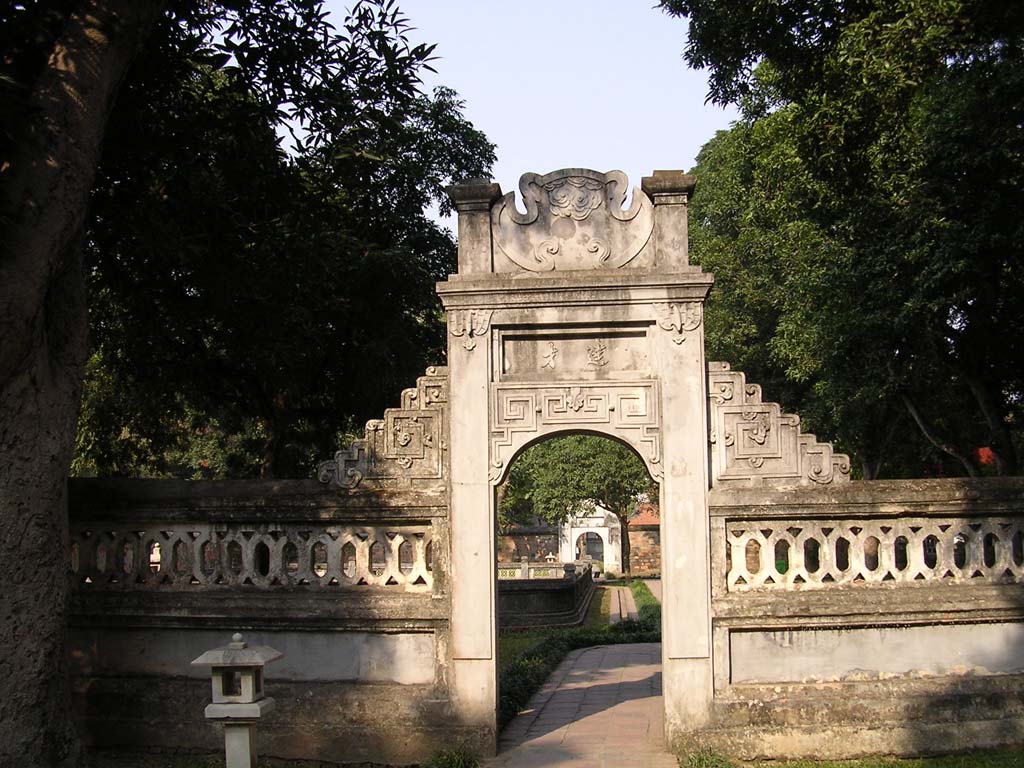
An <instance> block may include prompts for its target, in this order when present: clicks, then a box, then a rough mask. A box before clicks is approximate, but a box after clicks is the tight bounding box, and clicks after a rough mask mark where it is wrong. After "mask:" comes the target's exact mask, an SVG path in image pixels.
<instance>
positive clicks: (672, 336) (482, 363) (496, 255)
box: [438, 169, 713, 741]
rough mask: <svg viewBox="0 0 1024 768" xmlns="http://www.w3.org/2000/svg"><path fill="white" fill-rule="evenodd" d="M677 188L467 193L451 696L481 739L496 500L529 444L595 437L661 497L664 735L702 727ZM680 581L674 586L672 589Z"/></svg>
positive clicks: (698, 341) (489, 666)
mask: <svg viewBox="0 0 1024 768" xmlns="http://www.w3.org/2000/svg"><path fill="white" fill-rule="evenodd" d="M692 189H693V180H692V178H691V177H689V176H686V175H684V174H683V173H681V172H678V171H664V172H662V171H658V172H655V174H654V175H653V176H652V177H649V178H645V179H644V180H643V184H642V191H641V190H639V189H634V190H633V194H632V201H631V204H630V206H629V207H628V208H625V207H623V203H624V201H625V198H626V193H627V191H628V187H627V180H626V177H625V175H624V174H622V173H621V172H619V171H612V172H609V173H598V172H595V171H590V170H584V169H566V170H562V171H556V172H554V173H549V174H547V175H544V176H538V175H536V174H525V175H524V176H523V177H522V179H521V181H520V192H521V194H522V204H523V207H524V208H525V212H523V211H521V210H519V209H518V208H517V206H516V201H515V195H514V193H510V194H508V195H505V196H502V195H501V191H500V188H499V187H498V185H496V184H493V183H491V182H489V181H469V182H466V183H463V184H460V185H457V186H455V187H453V188H452V189H451V196H452V200H453V202H454V203H455V206H456V208H457V209H458V212H459V272H458V274H457V275H453V276H451V277H450V278H449V279H448V280H447V281H446V282H443V283H440V284H439V285H438V293H439V294H440V296H441V299H442V301H443V303H444V306H445V309H446V310H447V312H448V331H449V345H448V365H449V384H450V393H449V397H450V400H449V403H450V419H451V427H450V445H449V455H450V469H451V486H450V487H451V498H450V504H451V507H450V509H451V512H450V516H451V518H450V530H451V592H450V595H451V597H450V599H451V626H450V644H451V647H450V653H451V666H450V671H451V691H452V704H453V707H454V709H455V713H454V714H455V715H456V716H457V717H458V718H459V719H460V720H461V721H462V722H464V723H467V724H473V725H475V726H478V727H480V728H482V729H486V730H487V731H488V732H489V733H490V734H491V735H492V737H493V736H494V735H495V702H496V695H497V684H496V667H495V658H496V648H495V645H496V635H497V627H496V620H495V612H494V610H491V611H490V612H488V611H482V610H481V606H484V605H490V606H492V607H493V606H494V604H495V589H496V588H495V566H496V563H495V547H494V535H495V532H494V524H493V520H494V519H495V514H496V510H495V494H494V487H495V485H497V483H499V482H500V481H501V479H502V477H503V476H504V474H505V472H506V471H507V469H508V465H509V462H510V461H511V459H512V458H513V457H514V456H515V455H516V454H517V453H518V452H519V451H520V450H521V449H522V448H524V447H525V446H526V445H527V444H529V443H531V442H533V441H535V440H538V439H540V438H542V437H545V436H548V435H552V434H555V433H559V432H567V431H576V432H592V433H596V434H601V435H607V436H609V437H613V438H615V439H618V440H621V441H622V442H625V443H626V444H627V445H629V446H631V447H632V448H633V449H634V450H635V451H636V452H637V453H638V454H639V455H640V457H641V458H642V459H643V461H644V462H645V464H646V466H647V468H648V471H649V472H650V473H651V475H652V477H654V479H655V480H656V481H657V482H658V484H659V486H660V507H661V510H662V542H663V562H664V564H665V565H664V567H663V573H662V579H663V590H664V595H663V608H662V612H663V616H664V619H663V641H662V649H663V651H662V653H663V658H662V674H663V680H664V698H665V715H666V716H665V722H666V729H667V731H668V736H669V739H670V741H672V740H674V739H675V737H677V736H679V735H681V734H683V733H685V732H688V731H693V730H696V729H698V728H699V727H700V726H702V725H703V724H704V723H705V722H706V721H707V718H708V713H709V708H710V702H711V694H712V670H711V659H710V654H711V648H710V634H711V633H710V592H709V588H708V572H709V562H708V515H707V498H706V495H707V487H708V466H707V465H708V457H707V442H706V440H707V437H706V436H707V416H706V414H707V393H706V389H705V362H704V343H703V327H702V317H703V312H702V307H703V301H704V298H705V297H706V295H707V293H708V291H709V290H710V288H711V284H712V282H713V278H712V277H711V275H708V274H705V273H704V272H702V271H701V270H700V269H699V268H698V267H693V266H690V264H689V260H688V254H687V221H686V206H687V201H688V198H689V195H690V193H691V191H692ZM684 581H685V585H686V587H685V589H683V583H684Z"/></svg>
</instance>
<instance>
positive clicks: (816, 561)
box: [804, 539, 821, 573]
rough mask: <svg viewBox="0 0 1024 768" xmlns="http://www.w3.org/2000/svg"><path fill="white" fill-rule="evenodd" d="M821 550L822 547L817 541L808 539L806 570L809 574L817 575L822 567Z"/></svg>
mask: <svg viewBox="0 0 1024 768" xmlns="http://www.w3.org/2000/svg"><path fill="white" fill-rule="evenodd" d="M820 549H821V545H820V544H818V540H817V539H807V540H806V541H805V542H804V568H805V569H806V570H807V572H808V573H817V572H818V568H820V567H821V558H820V554H821V553H820Z"/></svg>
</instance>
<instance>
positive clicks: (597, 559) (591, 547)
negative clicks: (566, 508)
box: [575, 531, 604, 572]
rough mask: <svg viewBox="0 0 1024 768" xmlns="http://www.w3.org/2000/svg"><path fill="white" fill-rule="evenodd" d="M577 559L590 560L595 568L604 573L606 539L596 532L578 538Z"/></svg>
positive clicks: (587, 532)
mask: <svg viewBox="0 0 1024 768" xmlns="http://www.w3.org/2000/svg"><path fill="white" fill-rule="evenodd" d="M575 549H576V559H577V560H590V561H591V562H592V563H594V567H595V568H596V569H597V570H598V571H600V572H603V571H604V539H602V538H601V536H600V535H599V534H597V533H595V532H594V531H585V532H584V533H581V534H580V535H579V536H577V537H576V546H575Z"/></svg>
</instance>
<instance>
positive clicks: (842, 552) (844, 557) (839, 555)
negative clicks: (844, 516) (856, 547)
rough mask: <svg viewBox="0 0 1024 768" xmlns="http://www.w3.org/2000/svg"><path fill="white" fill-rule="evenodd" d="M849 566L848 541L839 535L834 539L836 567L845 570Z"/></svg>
mask: <svg viewBox="0 0 1024 768" xmlns="http://www.w3.org/2000/svg"><path fill="white" fill-rule="evenodd" d="M849 567H850V542H849V541H847V540H846V539H844V538H843V537H842V536H840V537H839V538H838V539H836V568H838V569H839V570H840V571H845V570H847V569H848V568H849Z"/></svg>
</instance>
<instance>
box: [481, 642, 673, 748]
mask: <svg viewBox="0 0 1024 768" xmlns="http://www.w3.org/2000/svg"><path fill="white" fill-rule="evenodd" d="M664 738H665V737H664V726H663V705H662V699H661V644H660V643H635V644H631V645H605V646H599V647H596V648H583V649H580V650H578V651H573V652H572V653H570V654H569V655H568V656H566V657H565V659H564V660H563V661H562V663H561V664H560V665H559V666H558V668H557V669H556V670H555V671H554V672H553V673H552V675H551V677H550V678H548V681H547V682H546V683H545V684H544V687H543V688H541V689H540V690H539V691H538V692H537V693H536V694H535V695H534V697H533V698H532V699H530V703H529V704H528V705H527V708H526V710H525V711H523V712H521V713H520V714H519V716H518V717H516V718H515V720H513V721H512V722H511V723H509V724H508V726H507V727H506V728H505V730H504V731H502V733H501V737H500V739H499V743H498V756H497V757H495V758H492V759H491V760H488V761H487V762H485V763H484V765H485V766H487V767H488V768H547V767H548V766H552V767H554V766H557V767H558V768H676V760H675V758H674V757H672V756H671V755H669V754H667V753H666V752H665V741H664Z"/></svg>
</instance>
